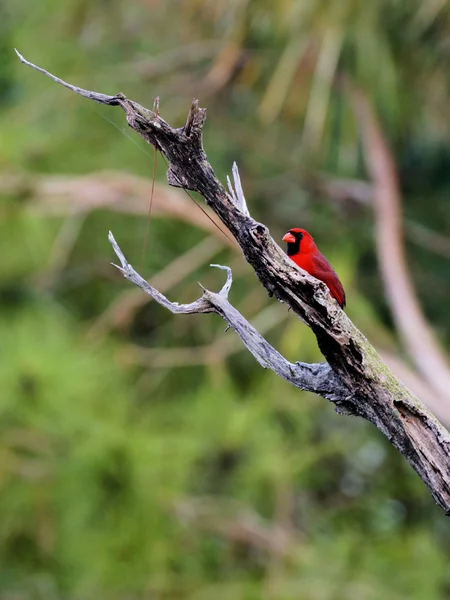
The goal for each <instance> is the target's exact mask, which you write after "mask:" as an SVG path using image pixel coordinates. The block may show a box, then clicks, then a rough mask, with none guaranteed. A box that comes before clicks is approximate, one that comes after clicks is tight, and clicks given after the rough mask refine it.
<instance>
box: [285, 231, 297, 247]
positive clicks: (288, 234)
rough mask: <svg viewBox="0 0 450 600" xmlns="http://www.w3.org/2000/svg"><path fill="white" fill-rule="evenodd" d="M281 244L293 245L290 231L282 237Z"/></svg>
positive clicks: (293, 241) (293, 240)
mask: <svg viewBox="0 0 450 600" xmlns="http://www.w3.org/2000/svg"><path fill="white" fill-rule="evenodd" d="M283 242H286V243H287V244H293V243H295V237H294V236H293V235H292V233H291V232H290V231H288V232H287V234H286V235H285V236H284V238H283Z"/></svg>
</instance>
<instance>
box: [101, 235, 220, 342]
mask: <svg viewBox="0 0 450 600" xmlns="http://www.w3.org/2000/svg"><path fill="white" fill-rule="evenodd" d="M222 248H223V244H222V243H221V241H219V240H218V239H217V238H215V237H207V238H206V239H204V240H202V241H201V242H199V243H198V244H197V245H196V246H194V247H193V248H191V249H189V250H188V251H187V252H185V253H184V254H182V255H181V256H178V257H177V258H176V259H175V260H173V261H172V262H171V263H169V264H168V265H167V266H166V267H165V268H164V269H163V270H162V271H160V272H159V273H157V274H156V275H154V276H153V277H152V278H151V280H150V282H149V283H150V284H151V285H152V286H153V287H156V288H158V289H159V290H161V291H162V292H165V291H168V290H170V289H171V288H173V287H174V286H175V285H177V284H178V283H179V282H180V281H181V280H183V279H184V278H185V277H187V276H188V275H190V274H191V273H193V272H194V271H195V270H197V269H198V268H199V267H200V266H201V265H203V264H204V263H205V261H207V260H208V259H210V258H212V257H213V256H214V255H215V254H217V252H218V251H219V250H221V249H222ZM148 301H149V298H148V297H147V296H145V295H144V294H142V293H141V292H140V291H139V290H137V289H134V288H133V289H131V290H125V291H124V292H122V293H121V294H120V295H119V296H118V297H117V298H116V299H115V300H114V301H113V302H112V303H111V304H110V305H109V306H108V308H107V309H106V310H105V312H104V313H103V314H101V315H100V316H99V317H98V318H97V319H96V320H95V322H94V323H93V325H92V327H91V329H90V330H89V335H90V336H92V337H97V336H98V335H103V334H105V333H106V331H108V329H110V328H111V327H113V326H114V327H124V326H126V325H128V324H129V322H130V320H131V318H132V316H133V315H134V314H135V313H136V311H137V310H138V309H139V308H141V307H142V306H144V305H145V304H146V303H147V302H148Z"/></svg>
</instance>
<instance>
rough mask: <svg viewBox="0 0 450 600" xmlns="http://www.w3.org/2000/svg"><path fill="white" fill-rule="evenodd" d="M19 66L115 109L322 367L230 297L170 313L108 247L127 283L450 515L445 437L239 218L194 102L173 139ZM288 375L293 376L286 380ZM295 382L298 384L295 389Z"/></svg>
mask: <svg viewBox="0 0 450 600" xmlns="http://www.w3.org/2000/svg"><path fill="white" fill-rule="evenodd" d="M18 56H19V58H20V60H21V61H22V62H23V63H25V64H27V65H28V66H31V67H33V68H35V69H37V70H38V71H40V72H42V73H44V74H45V75H47V76H49V77H50V78H51V79H53V80H54V81H56V82H57V83H60V84H62V85H64V86H65V87H67V88H69V89H71V90H72V91H74V92H76V93H77V94H80V95H82V96H84V97H87V98H89V99H92V100H95V101H97V102H102V103H104V104H109V105H113V106H120V107H121V108H122V109H123V110H124V112H125V115H126V119H127V122H128V124H129V125H130V127H132V128H133V129H134V130H135V131H136V132H137V133H138V134H139V135H140V136H141V137H142V138H144V139H145V140H146V141H147V142H149V143H151V144H153V145H154V146H156V147H157V148H158V150H160V151H161V152H162V153H163V154H164V155H165V156H166V157H167V159H168V161H169V168H168V173H167V178H168V181H169V183H170V184H171V185H174V186H177V187H184V188H186V189H190V190H194V191H196V192H199V193H200V194H201V195H202V196H203V197H204V199H205V201H206V203H207V204H208V205H209V206H210V207H211V208H212V210H214V212H215V213H216V214H217V215H218V216H219V218H220V219H221V220H222V222H223V223H224V224H225V225H226V226H227V227H228V229H229V230H230V231H231V232H232V234H233V235H234V237H235V238H236V240H237V242H238V243H239V245H240V247H241V249H242V251H243V254H244V256H245V258H246V260H247V261H248V263H249V264H250V265H251V266H252V267H253V269H254V270H255V273H256V275H257V276H258V278H259V280H260V282H261V283H262V285H263V286H264V287H265V288H266V289H267V291H268V292H269V294H270V295H274V296H275V297H277V298H278V299H279V300H281V301H283V302H285V303H286V304H287V305H288V306H290V307H291V308H292V310H293V311H294V312H295V313H296V314H297V315H298V316H299V317H300V318H301V319H302V320H303V321H304V322H305V323H306V324H307V325H308V326H309V327H311V329H312V330H313V331H314V333H315V335H316V338H317V342H318V344H319V347H320V350H321V351H322V353H323V355H324V356H325V358H326V360H327V361H328V364H321V365H305V364H304V363H296V365H292V364H291V363H288V361H285V359H284V358H283V357H281V355H280V354H279V353H277V352H276V351H275V350H274V349H273V348H272V347H271V346H270V345H268V344H267V342H265V340H263V338H262V337H261V336H260V335H259V334H258V333H257V332H256V330H254V328H252V327H251V325H250V324H248V323H247V322H246V321H245V319H243V317H242V316H241V315H240V314H239V313H238V312H237V311H236V310H235V309H234V308H233V307H232V306H231V305H230V304H229V302H228V300H227V299H226V294H224V293H219V294H213V293H212V292H208V291H205V292H204V295H203V296H202V298H200V299H199V300H197V301H196V302H195V303H193V304H191V305H180V306H178V305H176V304H173V303H170V302H169V301H168V300H167V299H166V298H165V297H164V296H162V294H159V292H157V290H154V288H151V287H150V286H148V284H147V283H146V282H145V281H144V280H143V279H142V278H140V277H139V275H138V274H137V273H136V272H135V271H134V270H133V269H132V268H131V267H130V265H128V263H127V262H126V259H125V258H124V257H123V254H122V253H121V251H120V249H119V248H118V246H117V245H116V244H115V242H114V239H113V238H110V239H111V242H112V243H113V244H115V245H114V248H115V251H116V253H117V254H118V256H119V258H120V259H121V260H123V261H124V262H122V266H121V267H120V269H121V270H122V272H123V274H124V275H125V276H126V277H127V278H128V279H129V280H130V281H132V282H133V283H135V284H136V285H139V286H140V287H142V288H143V289H144V290H145V291H146V292H147V293H149V294H150V295H152V296H153V298H155V300H157V301H158V302H160V303H161V304H163V305H164V306H166V308H168V309H169V310H171V311H172V312H175V313H177V312H178V313H179V312H216V313H218V314H220V315H221V316H222V317H223V318H225V320H226V321H227V322H228V324H229V325H230V327H232V328H233V329H235V331H236V332H237V333H238V334H239V335H240V337H241V339H242V340H243V341H244V343H245V344H246V346H247V348H248V349H249V350H250V351H251V352H252V353H253V354H254V356H255V357H256V358H257V360H258V361H259V362H260V363H262V364H263V365H264V366H267V367H269V368H271V369H273V370H274V371H275V372H276V373H278V374H279V375H280V376H282V377H284V378H285V379H288V381H290V382H291V383H293V384H294V385H297V387H300V388H302V389H309V390H311V391H314V392H316V393H318V394H320V395H321V396H323V397H325V398H328V399H330V400H332V401H333V402H334V403H335V405H336V407H337V409H338V410H339V411H340V412H345V413H349V414H354V415H358V416H361V417H363V418H365V419H367V420H369V421H371V422H372V423H373V424H374V425H376V427H377V428H378V429H379V430H380V431H382V432H383V433H384V434H385V435H386V437H387V438H388V439H389V441H390V442H391V443H392V444H393V445H394V446H395V447H396V448H397V449H398V450H399V451H400V452H401V453H402V454H403V455H404V456H405V457H406V459H407V460H408V462H409V463H410V464H411V466H412V467H413V468H414V469H415V470H416V472H417V473H418V475H419V476H420V477H421V479H422V480H423V482H424V483H425V485H427V487H428V488H429V490H430V492H431V494H432V495H433V498H434V499H435V501H436V502H437V503H438V504H439V505H440V506H441V507H442V509H443V510H444V511H445V513H446V514H450V437H449V435H448V432H447V430H446V429H445V428H444V427H443V426H442V425H441V424H440V423H439V422H438V421H437V419H436V418H435V417H434V416H433V415H432V414H431V413H430V412H429V411H428V410H427V409H426V408H425V406H424V405H423V404H422V403H421V402H420V401H419V400H418V399H417V398H415V397H414V396H413V395H412V394H411V393H410V392H409V390H408V389H406V387H405V386H403V385H402V383H401V382H399V381H398V380H397V379H396V378H395V377H394V375H393V374H392V373H391V372H390V371H389V369H388V368H387V366H386V365H385V364H384V363H383V361H382V360H381V358H380V357H379V355H378V354H377V352H376V351H375V349H374V348H373V347H372V346H371V345H370V343H369V342H368V341H367V339H366V338H365V337H364V335H363V334H362V333H361V332H360V331H359V330H358V329H357V328H356V327H355V326H354V325H353V323H352V322H351V321H350V319H349V318H348V317H347V315H346V314H345V313H344V312H343V311H342V310H341V309H340V308H339V306H338V305H337V303H336V302H335V301H334V300H332V299H331V297H330V295H329V293H328V291H327V288H326V287H325V285H324V284H323V283H321V282H319V281H317V280H316V279H314V278H313V277H311V276H309V275H308V274H307V273H305V272H304V271H302V270H301V269H299V268H298V267H296V266H295V265H294V264H293V263H292V261H291V260H289V259H288V258H287V257H286V255H285V254H284V252H283V251H282V250H281V248H279V246H278V245H277V244H276V243H275V242H274V240H273V239H272V238H271V236H270V234H269V231H268V229H267V227H265V226H264V225H263V224H261V223H258V222H256V221H255V220H254V219H252V218H251V216H250V215H249V214H248V213H244V212H241V210H240V209H239V206H238V205H237V204H236V203H235V201H234V200H233V198H232V197H231V195H230V194H229V193H228V192H227V191H226V190H225V188H224V187H223V186H222V184H221V183H220V182H219V180H218V179H217V177H216V176H215V174H214V171H213V169H212V167H211V165H210V164H209V162H208V159H207V156H206V154H205V151H204V149H203V145H202V127H203V124H204V122H205V119H206V110H205V109H202V108H199V106H198V102H197V101H196V100H194V101H193V102H192V105H191V108H190V111H189V114H188V118H187V121H186V124H185V126H184V127H182V128H180V129H174V128H172V127H170V126H169V125H168V123H166V122H165V121H164V120H163V119H162V118H161V117H160V116H159V115H157V114H155V113H153V112H152V111H149V110H147V109H145V108H143V107H142V106H140V105H139V104H137V103H135V102H133V101H131V100H128V99H127V98H126V97H125V96H124V95H123V94H117V95H115V96H106V95H104V94H97V93H95V92H90V91H87V90H82V89H80V88H78V87H76V86H71V85H70V84H67V83H66V82H64V81H62V80H61V79H58V78H56V77H55V76H54V75H52V74H50V73H48V72H47V71H44V70H43V69H41V68H40V67H36V66H35V65H33V64H32V63H30V62H28V61H26V60H25V59H24V58H23V57H22V56H21V55H20V54H19V53H18ZM292 372H293V373H294V375H291V373H292ZM296 378H297V379H296Z"/></svg>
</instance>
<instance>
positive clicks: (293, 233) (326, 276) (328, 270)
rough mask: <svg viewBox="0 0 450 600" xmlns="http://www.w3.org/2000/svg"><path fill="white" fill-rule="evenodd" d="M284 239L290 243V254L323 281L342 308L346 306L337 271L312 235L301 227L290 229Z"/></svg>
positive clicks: (291, 257) (296, 262)
mask: <svg viewBox="0 0 450 600" xmlns="http://www.w3.org/2000/svg"><path fill="white" fill-rule="evenodd" d="M283 241H285V242H287V243H288V256H289V258H290V259H291V260H293V261H294V262H295V264H296V265H298V266H299V267H301V268H302V269H303V270H304V271H307V272H308V273H309V274H310V275H312V276H313V277H315V278H316V279H319V280H320V281H323V282H324V283H325V284H326V285H327V287H328V289H329V290H330V294H331V296H332V297H333V298H335V299H336V300H337V302H338V303H339V306H340V307H341V308H344V307H345V292H344V288H343V286H342V283H341V282H340V280H339V277H338V276H337V274H336V271H335V270H334V269H333V267H332V266H331V265H330V263H329V262H328V261H327V259H326V258H325V256H324V255H323V254H321V253H320V252H319V250H318V248H317V246H316V244H315V243H314V240H313V238H312V236H311V235H310V234H309V233H308V232H307V231H306V230H305V229H300V228H294V229H290V230H289V231H288V232H287V234H286V235H285V236H284V238H283Z"/></svg>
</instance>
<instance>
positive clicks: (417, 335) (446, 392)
mask: <svg viewBox="0 0 450 600" xmlns="http://www.w3.org/2000/svg"><path fill="white" fill-rule="evenodd" d="M347 89H348V91H349V92H350V96H351V101H352V103H353V106H354V110H355V114H356V117H357V119H358V123H359V126H360V128H361V132H362V139H363V149H364V155H365V160H366V163H367V168H368V170H369V172H370V175H371V178H372V186H373V188H372V189H373V203H374V214H375V228H376V237H375V239H376V244H377V253H378V261H379V264H380V271H381V274H382V277H383V281H384V286H385V290H386V296H387V299H388V302H389V305H390V307H391V310H392V314H393V317H394V320H395V323H396V326H397V329H398V331H399V333H400V335H401V337H402V339H403V341H404V343H405V346H406V348H407V350H408V352H409V354H410V355H411V357H412V359H413V361H414V364H415V366H416V368H417V369H418V370H419V372H420V373H421V374H422V376H423V377H424V378H425V379H426V381H427V382H428V383H429V385H430V386H431V387H433V388H434V389H435V390H436V392H437V393H439V395H440V396H442V397H443V398H446V399H447V402H448V403H450V366H449V361H448V358H447V357H446V355H445V352H444V351H443V349H442V348H441V347H440V345H439V343H438V341H437V340H436V337H435V335H434V332H433V331H432V329H431V327H430V325H429V323H428V322H427V320H426V318H425V316H424V314H423V311H422V309H421V307H420V303H419V301H418V298H417V295H416V292H415V289H414V285H413V283H412V280H411V276H410V274H409V269H408V266H407V262H406V258H405V249H404V241H403V228H402V216H401V195H400V190H399V183H398V176H397V172H396V167H395V161H394V158H393V156H392V153H391V151H390V149H389V145H388V143H387V140H386V138H385V136H384V134H383V131H382V129H381V126H380V124H379V122H378V119H377V117H376V114H375V111H374V109H373V107H372V106H371V104H370V102H369V99H368V98H367V96H365V95H364V94H363V93H362V92H361V91H360V90H357V89H355V88H350V87H349V86H347Z"/></svg>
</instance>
